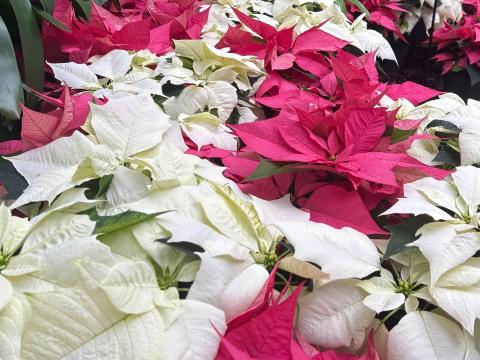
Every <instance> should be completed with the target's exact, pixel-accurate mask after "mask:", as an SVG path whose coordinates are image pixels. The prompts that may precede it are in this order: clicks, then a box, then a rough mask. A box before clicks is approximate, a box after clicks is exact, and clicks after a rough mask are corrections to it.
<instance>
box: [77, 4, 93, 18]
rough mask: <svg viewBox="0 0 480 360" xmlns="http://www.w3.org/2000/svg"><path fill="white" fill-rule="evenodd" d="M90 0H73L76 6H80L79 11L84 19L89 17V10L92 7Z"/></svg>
mask: <svg viewBox="0 0 480 360" xmlns="http://www.w3.org/2000/svg"><path fill="white" fill-rule="evenodd" d="M90 1H91V0H75V1H74V4H77V5H78V7H79V8H80V11H81V12H82V14H81V16H82V17H84V18H85V19H89V18H90V10H91V7H92V4H91V2H90ZM75 13H76V12H75Z"/></svg>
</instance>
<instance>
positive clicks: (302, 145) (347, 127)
mask: <svg viewBox="0 0 480 360" xmlns="http://www.w3.org/2000/svg"><path fill="white" fill-rule="evenodd" d="M330 63H331V66H332V71H331V72H330V73H329V74H328V75H326V76H324V77H322V78H321V79H320V80H319V81H318V84H317V85H318V87H316V88H315V87H311V88H310V89H309V90H310V91H309V92H306V91H304V90H301V89H299V88H298V87H297V86H296V85H295V84H294V83H293V82H290V81H287V80H285V79H284V78H283V77H282V76H281V75H280V74H279V73H277V72H273V73H272V75H271V77H270V79H268V80H267V81H266V82H265V83H264V84H263V85H262V87H260V89H259V92H258V93H257V96H258V95H261V96H260V97H259V98H257V101H259V102H261V103H262V104H265V105H268V106H270V107H273V108H281V109H280V114H279V115H278V116H276V117H274V118H270V119H267V120H263V121H257V122H253V123H246V124H241V125H234V126H232V128H233V129H234V131H235V134H236V135H237V136H238V137H239V138H240V139H241V140H242V141H243V143H244V144H245V147H244V148H243V149H241V151H240V152H239V153H238V154H237V155H236V156H234V157H226V158H223V162H224V164H225V165H226V166H227V168H228V171H227V173H226V175H228V176H230V177H231V178H233V179H235V180H237V181H242V180H244V179H245V178H248V177H249V175H251V174H252V173H253V172H254V169H255V168H256V166H257V165H258V164H259V160H260V158H264V159H268V160H269V161H272V162H274V163H275V164H276V166H277V167H279V169H275V171H271V173H272V174H277V175H275V177H273V178H270V179H260V180H255V181H252V182H245V181H243V182H242V184H241V185H240V186H241V188H242V189H243V190H244V191H246V192H249V193H251V194H254V195H256V196H259V197H263V198H266V199H274V198H277V197H281V196H284V195H285V194H287V193H291V194H292V195H293V199H294V201H295V202H296V204H297V205H298V206H300V207H302V208H304V209H307V210H309V212H310V218H311V220H313V221H318V222H323V223H327V224H329V225H331V226H333V227H336V228H341V227H344V226H348V227H352V228H355V229H357V230H359V231H362V232H364V233H365V234H384V233H385V232H384V231H383V230H382V229H380V228H379V227H378V225H377V224H376V223H375V222H374V220H373V219H372V217H371V215H370V213H369V211H371V210H372V209H374V208H375V207H376V206H377V205H378V204H379V202H380V201H382V200H383V199H386V198H388V197H390V196H394V195H396V194H398V192H399V191H401V187H402V185H403V183H404V182H405V179H417V178H418V175H419V174H423V176H433V177H435V178H443V177H444V176H446V175H447V174H448V173H449V172H448V171H444V170H440V169H437V168H434V167H431V166H427V165H424V164H422V163H420V162H419V161H417V160H416V159H414V158H412V157H410V156H409V155H408V154H407V153H406V150H407V148H400V147H398V146H397V147H394V148H390V142H391V140H390V137H389V136H388V135H386V134H387V128H392V127H393V126H394V125H395V124H396V121H395V112H390V111H387V109H386V108H384V107H378V105H377V104H378V101H379V100H380V98H381V97H382V96H383V93H385V92H387V93H389V95H391V96H392V97H393V98H399V97H406V98H408V99H410V100H411V101H412V102H413V103H415V104H417V103H419V102H422V101H424V100H426V99H429V98H431V97H433V96H436V95H438V94H439V92H436V91H434V90H431V89H429V88H425V87H423V86H420V85H417V84H415V83H411V82H407V83H404V84H401V85H393V86H392V87H389V86H387V87H385V86H383V85H380V83H379V82H378V75H377V72H376V69H375V66H374V54H373V53H370V54H365V55H363V56H361V57H358V58H356V57H354V56H352V55H350V54H347V53H345V52H342V51H340V52H339V53H338V55H337V56H336V57H334V58H331V59H330ZM272 92H273V94H272ZM266 93H269V94H272V96H270V97H268V96H265V94H266ZM322 96H323V97H328V98H329V100H326V99H324V98H323V97H322ZM416 126H418V122H413V123H412V122H409V128H410V127H413V128H415V127H416ZM237 162H238V164H237ZM373 164H374V165H373ZM282 172H289V173H288V174H281V173H282ZM291 172H296V174H292V173H291ZM409 174H410V175H409ZM267 175H268V174H267ZM399 175H401V176H399ZM337 205H338V206H337Z"/></svg>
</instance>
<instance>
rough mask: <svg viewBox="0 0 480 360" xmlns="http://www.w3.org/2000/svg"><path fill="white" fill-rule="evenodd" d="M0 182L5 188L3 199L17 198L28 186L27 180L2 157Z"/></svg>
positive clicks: (0, 161) (0, 160)
mask: <svg viewBox="0 0 480 360" xmlns="http://www.w3.org/2000/svg"><path fill="white" fill-rule="evenodd" d="M0 183H1V184H2V185H3V186H4V187H5V190H7V193H6V194H5V196H4V197H3V199H4V200H14V199H17V198H18V197H19V196H20V195H22V193H23V191H24V190H25V189H26V188H27V186H28V183H27V180H25V178H24V177H23V176H22V175H20V174H19V172H18V171H17V170H16V169H15V167H14V166H13V164H12V163H11V162H10V161H8V160H6V159H4V158H0Z"/></svg>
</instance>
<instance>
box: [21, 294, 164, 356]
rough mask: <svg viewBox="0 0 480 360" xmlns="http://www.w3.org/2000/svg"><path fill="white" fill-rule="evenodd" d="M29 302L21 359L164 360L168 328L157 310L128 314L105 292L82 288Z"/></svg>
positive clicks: (37, 295)
mask: <svg viewBox="0 0 480 360" xmlns="http://www.w3.org/2000/svg"><path fill="white" fill-rule="evenodd" d="M30 303H31V306H32V317H31V319H30V324H29V326H28V328H27V330H26V332H25V335H24V337H23V340H22V351H21V357H22V359H32V360H33V359H39V358H41V359H45V360H49V359H52V360H53V359H55V360H57V359H59V358H60V359H79V358H85V357H88V356H90V355H91V354H95V356H96V357H101V358H103V359H112V360H113V359H132V360H133V359H135V360H138V359H140V360H141V359H145V360H150V359H161V351H162V346H163V343H164V342H163V341H164V331H165V329H164V324H163V320H162V316H161V315H160V312H159V311H158V309H153V310H151V311H149V312H146V313H143V314H141V315H129V314H125V313H122V312H120V311H118V310H116V308H115V307H114V306H112V304H111V303H110V301H109V300H108V298H107V297H106V295H105V294H104V293H103V292H102V290H100V289H98V288H96V289H92V288H88V287H85V286H84V285H81V286H78V287H75V288H71V289H62V290H59V291H55V292H48V293H44V294H36V295H33V296H31V298H30ZM89 354H90V355H89Z"/></svg>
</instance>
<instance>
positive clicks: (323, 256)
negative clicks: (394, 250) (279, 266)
mask: <svg viewBox="0 0 480 360" xmlns="http://www.w3.org/2000/svg"><path fill="white" fill-rule="evenodd" d="M274 225H275V226H277V227H278V228H279V229H280V231H282V233H283V234H284V235H285V236H286V238H287V240H288V242H290V243H291V244H292V245H293V247H294V248H295V255H294V256H295V257H296V258H297V259H300V260H304V261H309V262H312V263H314V264H317V265H319V266H321V267H322V270H323V271H324V272H326V273H328V274H330V277H331V279H332V280H333V279H348V278H352V277H354V278H355V277H357V278H361V277H365V276H367V275H369V274H371V273H373V272H374V271H377V270H378V269H379V267H380V260H379V256H378V253H377V249H376V247H375V245H373V243H372V242H371V241H370V239H369V238H368V237H367V236H366V235H364V234H362V233H361V232H358V231H356V230H353V229H351V228H342V229H335V228H332V227H330V226H328V225H325V224H319V223H313V222H289V221H284V222H281V223H274ZM339 259H342V260H341V261H339Z"/></svg>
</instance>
